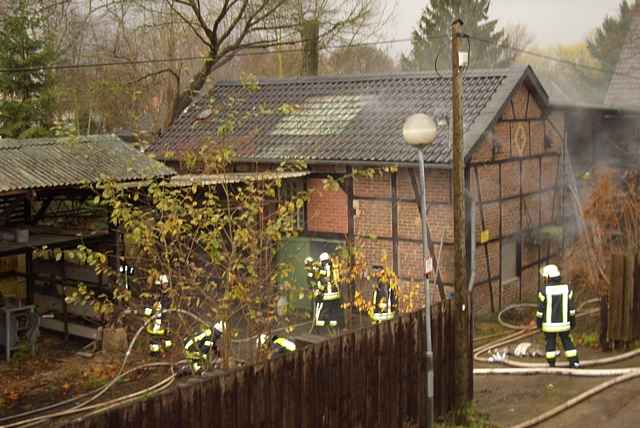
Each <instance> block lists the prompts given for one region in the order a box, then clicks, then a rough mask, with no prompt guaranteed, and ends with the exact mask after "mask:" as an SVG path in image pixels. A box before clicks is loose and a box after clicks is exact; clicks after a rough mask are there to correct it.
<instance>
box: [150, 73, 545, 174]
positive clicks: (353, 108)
mask: <svg viewBox="0 0 640 428" xmlns="http://www.w3.org/2000/svg"><path fill="white" fill-rule="evenodd" d="M528 70H530V69H529V68H527V67H522V66H519V67H512V68H511V69H507V70H482V71H470V72H468V73H467V74H466V75H465V77H464V128H465V143H466V144H465V149H466V150H467V151H468V150H469V149H470V147H471V146H472V145H474V144H475V142H476V141H477V140H479V139H480V137H481V135H482V134H483V133H484V132H485V131H486V130H487V128H488V127H489V126H490V125H491V121H492V120H495V117H496V116H497V115H498V113H499V111H500V109H501V108H502V106H503V105H504V103H505V102H506V101H507V100H508V98H509V96H510V95H511V93H512V91H513V90H514V89H515V87H516V85H517V84H518V83H519V82H520V81H521V79H522V78H523V76H524V75H525V73H526V72H527V71H528ZM450 93H451V79H450V77H449V76H446V75H444V76H442V75H437V74H435V73H419V74H395V75H385V76H367V75H364V76H356V77H319V78H301V79H288V80H268V81H260V82H259V89H258V90H256V91H251V90H249V89H247V88H245V87H243V85H242V84H241V83H240V82H219V83H218V84H216V86H215V87H214V89H213V92H212V93H210V94H205V95H202V96H200V97H199V98H198V99H197V100H196V101H194V103H193V104H192V105H191V106H189V107H188V108H187V109H186V110H185V111H184V112H183V113H182V115H181V116H180V117H179V118H178V119H177V121H176V122H175V123H174V125H173V126H172V127H171V128H169V129H168V130H167V131H166V132H165V133H164V134H163V135H162V136H161V137H160V138H159V139H158V140H157V141H156V142H155V143H154V145H153V146H152V147H151V150H152V151H154V152H156V153H159V154H163V153H167V152H172V153H174V154H176V155H177V156H180V152H182V151H185V150H191V149H193V148H194V147H197V146H198V145H199V144H201V143H202V142H203V139H205V138H207V137H211V138H213V139H214V140H216V141H219V142H222V141H223V140H225V138H222V137H216V136H217V135H218V132H217V130H218V127H219V126H220V125H221V124H222V123H224V121H225V120H228V119H232V120H234V122H235V124H236V126H235V129H234V130H233V132H232V133H231V134H230V135H229V136H227V137H226V138H227V139H228V141H230V142H231V141H233V144H232V145H233V147H234V149H235V150H236V154H237V156H238V157H239V158H240V159H245V160H251V161H275V160H283V159H300V160H306V161H317V160H322V161H342V162H344V161H347V162H348V161H365V162H372V163H378V162H388V163H405V162H415V161H416V159H417V156H416V153H415V150H414V149H412V148H411V147H409V146H408V145H407V144H406V143H405V142H404V141H403V138H402V125H403V123H404V120H405V119H406V118H407V117H408V116H409V115H411V114H413V113H416V112H422V113H428V114H431V115H432V116H434V117H435V118H436V119H439V118H448V117H449V112H450V109H451V101H450V99H451V97H450ZM544 96H546V94H544ZM285 103H286V104H288V105H292V106H295V107H296V109H295V111H294V112H292V113H289V114H283V113H282V112H280V111H278V110H279V109H280V108H281V107H282V106H283V105H284V104H285ZM259 106H260V107H261V108H267V109H271V110H272V111H273V113H271V114H261V113H259V111H260V108H259ZM208 109H210V110H212V111H213V112H215V113H214V114H212V115H211V116H208V117H207V118H206V119H198V116H200V117H203V116H205V115H204V114H203V112H204V111H206V110H208ZM238 118H242V119H238ZM467 136H468V137H469V138H467ZM448 140H449V139H448V129H442V128H441V129H440V131H439V133H438V136H437V139H436V141H435V143H434V144H432V145H431V146H430V147H428V148H427V149H426V150H425V159H426V160H427V162H429V163H433V164H448V163H449V162H450V160H451V150H450V147H449V142H448Z"/></svg>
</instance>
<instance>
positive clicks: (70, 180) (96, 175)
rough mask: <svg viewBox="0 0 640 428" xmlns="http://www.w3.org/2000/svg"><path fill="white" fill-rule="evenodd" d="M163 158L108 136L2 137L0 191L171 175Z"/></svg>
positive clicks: (0, 143) (172, 172) (0, 148)
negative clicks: (27, 138) (148, 154)
mask: <svg viewBox="0 0 640 428" xmlns="http://www.w3.org/2000/svg"><path fill="white" fill-rule="evenodd" d="M174 174H175V171H174V170H172V169H171V168H169V167H167V166H165V165H164V164H163V163H161V162H158V161H156V160H153V159H151V158H150V157H149V156H147V155H145V154H143V153H141V152H140V151H138V150H136V149H134V148H133V147H131V146H130V145H128V144H127V143H125V142H124V141H122V140H120V139H119V138H117V137H115V136H111V135H102V136H92V137H80V138H39V139H32V140H13V139H0V192H7V191H14V190H27V189H39V188H46V187H63V186H77V185H82V184H92V183H96V182H98V181H100V180H101V179H106V178H110V179H114V180H117V181H128V180H142V179H149V178H154V177H164V176H170V175H174Z"/></svg>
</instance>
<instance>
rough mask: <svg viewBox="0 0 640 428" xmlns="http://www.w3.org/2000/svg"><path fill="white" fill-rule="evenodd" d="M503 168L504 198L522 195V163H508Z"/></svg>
mask: <svg viewBox="0 0 640 428" xmlns="http://www.w3.org/2000/svg"><path fill="white" fill-rule="evenodd" d="M501 168H502V197H503V198H509V197H511V196H516V195H518V194H520V162H519V161H513V162H506V163H503V164H502V165H501Z"/></svg>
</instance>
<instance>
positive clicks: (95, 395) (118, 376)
mask: <svg viewBox="0 0 640 428" xmlns="http://www.w3.org/2000/svg"><path fill="white" fill-rule="evenodd" d="M169 313H179V314H183V315H186V316H189V317H191V318H193V319H194V320H196V321H198V322H200V323H202V324H204V325H209V323H207V322H206V321H205V320H203V319H202V318H200V317H199V316H197V315H195V314H194V313H192V312H189V311H185V310H183V309H165V310H163V311H162V312H160V313H159V314H156V315H154V316H152V317H149V319H147V320H145V322H144V323H143V324H142V326H140V328H139V329H138V330H137V331H136V333H135V335H134V336H133V338H132V339H131V342H130V343H129V347H128V348H127V352H126V353H125V355H124V358H123V359H122V363H121V365H120V369H119V370H118V373H117V374H116V375H115V376H114V378H113V379H111V381H109V383H107V384H106V385H105V386H103V387H101V388H99V389H97V390H96V391H95V393H93V395H92V396H91V397H90V398H89V399H87V400H85V401H83V402H82V403H79V404H76V405H75V406H73V407H72V408H70V409H68V410H64V411H61V412H57V413H54V414H49V415H43V416H39V417H35V418H32V419H29V420H28V421H41V420H45V419H48V418H51V417H56V416H58V415H64V414H67V413H69V412H81V411H84V410H87V409H91V408H94V407H95V406H99V405H94V406H88V405H89V403H91V402H93V401H95V400H97V399H98V398H100V397H101V396H102V395H104V394H105V393H106V392H107V391H108V390H109V389H110V388H111V387H112V386H113V385H114V384H115V383H116V382H117V381H118V380H119V379H121V378H122V377H124V368H125V366H126V364H127V360H128V359H129V356H130V355H131V352H132V350H133V346H134V345H135V343H136V341H137V340H138V338H139V337H140V334H141V333H142V331H143V330H144V329H145V328H146V327H147V325H148V324H149V323H151V322H152V321H154V320H155V319H156V318H157V317H160V316H162V315H164V314H169ZM169 367H170V368H171V371H172V373H173V364H170V363H169ZM171 377H173V378H175V375H174V374H172V376H170V377H169V378H171ZM169 378H167V379H169ZM167 379H165V380H167ZM155 387H156V386H155V385H154V386H152V387H150V388H147V389H145V390H144V391H147V390H149V389H154V388H155ZM147 392H148V391H147ZM145 393H146V392H145ZM87 395H90V394H87ZM130 395H131V394H130ZM85 396H86V395H82V396H80V397H79V398H84V397H85ZM73 401H76V399H70V400H65V402H64V404H68V403H70V402H73ZM111 401H113V400H111ZM60 405H62V404H60ZM47 407H48V409H51V408H55V407H59V405H57V404H54V405H51V406H47ZM41 411H43V410H42V409H38V410H37V411H36V412H35V413H40V412H41ZM13 419H15V418H13ZM23 423H25V422H24V421H20V422H16V423H14V424H12V425H8V426H22V424H23ZM15 424H18V425H15Z"/></svg>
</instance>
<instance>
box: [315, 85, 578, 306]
mask: <svg viewBox="0 0 640 428" xmlns="http://www.w3.org/2000/svg"><path fill="white" fill-rule="evenodd" d="M539 105H540V104H539V103H538V102H537V100H536V98H535V97H534V95H533V94H532V93H531V92H530V90H529V89H528V87H527V85H526V83H523V84H522V85H521V86H520V87H519V88H517V90H516V91H515V92H514V94H513V95H512V97H511V98H510V100H509V101H508V102H507V104H506V106H505V109H504V111H503V114H502V116H501V118H500V119H499V120H498V122H497V124H496V125H495V126H494V127H493V129H491V130H490V132H487V134H486V136H485V138H484V139H483V140H482V141H481V142H480V143H479V144H478V145H477V146H476V147H475V149H474V150H473V151H472V153H471V154H470V156H469V157H468V159H467V164H466V171H465V172H466V180H467V188H468V189H469V190H470V193H471V194H472V195H473V197H474V198H475V200H476V242H477V247H476V284H475V285H476V287H475V289H474V301H475V303H476V304H475V308H476V310H489V309H491V310H497V309H499V308H501V307H504V306H506V305H508V304H511V303H514V302H520V301H531V300H532V299H533V298H534V296H535V294H536V292H537V290H538V288H539V287H540V285H541V284H540V279H539V274H538V272H539V268H540V267H541V266H542V265H543V264H544V263H547V262H548V261H554V260H556V259H557V258H558V257H560V256H561V253H562V251H561V244H554V243H545V244H543V245H533V244H530V243H528V242H527V239H526V236H527V235H528V233H529V232H531V231H535V230H536V229H538V228H539V227H542V226H546V225H553V224H556V225H558V224H561V222H562V218H563V204H562V203H561V202H562V200H563V197H564V192H563V185H562V165H563V153H564V144H565V141H566V133H565V129H564V128H565V126H564V115H563V114H562V113H560V112H558V113H555V112H551V111H545V110H543V109H542V108H541V107H540V106H539ZM426 173H427V177H426V179H427V216H428V217H427V218H428V223H429V231H430V239H429V242H430V243H431V247H432V249H431V251H432V253H434V254H436V255H437V253H438V249H439V247H440V245H439V244H440V242H441V240H442V242H443V249H442V256H441V265H442V266H441V267H440V277H439V281H441V282H442V283H443V284H444V285H445V286H451V285H452V284H453V277H452V272H453V214H452V213H453V210H452V194H451V179H450V172H449V170H448V169H433V168H431V169H427V171H426ZM327 175H332V176H334V177H337V178H340V177H350V176H351V168H350V167H344V166H322V167H313V168H312V175H311V176H310V177H309V178H308V179H307V188H308V189H313V190H314V191H313V193H312V195H311V198H310V201H309V203H308V204H307V216H306V218H307V223H306V230H305V234H306V235H307V236H315V237H319V238H334V239H335V238H338V239H343V240H344V239H352V240H354V241H355V242H356V244H358V245H360V246H361V247H362V248H363V249H364V252H365V256H366V259H367V262H368V264H369V265H372V264H378V263H380V260H381V258H382V256H383V254H387V256H388V259H389V263H390V264H391V265H392V266H393V268H394V270H395V271H396V273H398V275H399V277H400V279H401V280H402V282H403V283H407V282H413V283H415V282H419V281H420V280H421V272H420V270H421V267H422V262H421V259H422V241H421V228H420V215H419V208H418V204H417V203H416V201H418V200H419V199H418V198H417V195H418V194H419V188H418V184H417V183H418V182H417V170H415V169H409V168H399V169H398V171H397V172H394V173H384V174H381V175H378V176H376V177H373V178H355V179H351V178H347V179H346V180H344V182H343V185H342V188H341V189H340V190H337V191H336V190H327V189H325V188H324V187H323V185H322V181H323V179H324V178H326V177H327ZM482 231H488V233H489V239H488V241H486V242H482V243H481V241H480V238H481V232H482ZM511 240H513V242H515V251H516V254H515V263H516V266H515V268H514V270H515V273H516V277H517V280H516V281H508V279H509V278H505V277H504V275H503V272H502V259H503V254H502V252H503V247H504V245H505V241H511ZM434 250H435V251H434ZM432 297H433V299H434V301H437V300H438V299H439V296H438V293H437V291H436V290H435V289H434V295H433V296H432Z"/></svg>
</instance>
